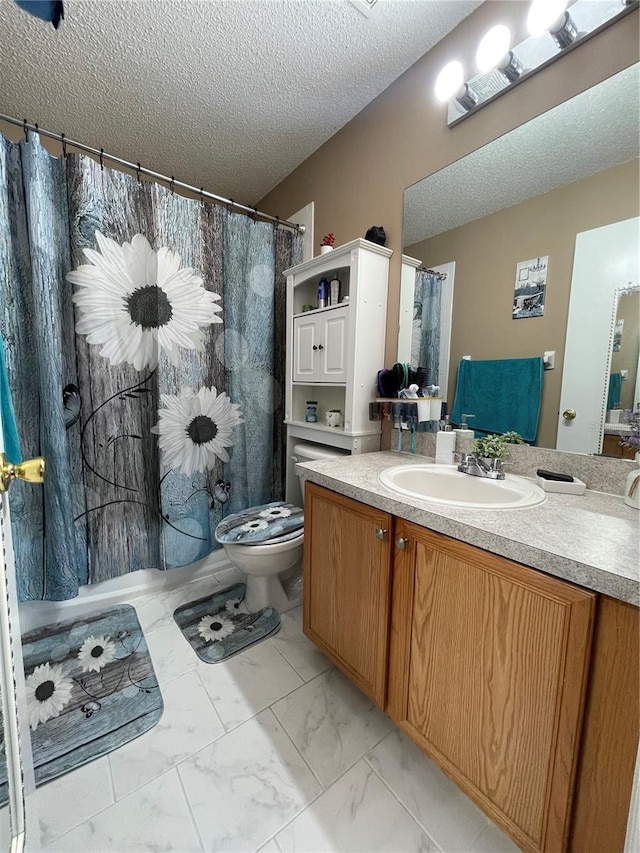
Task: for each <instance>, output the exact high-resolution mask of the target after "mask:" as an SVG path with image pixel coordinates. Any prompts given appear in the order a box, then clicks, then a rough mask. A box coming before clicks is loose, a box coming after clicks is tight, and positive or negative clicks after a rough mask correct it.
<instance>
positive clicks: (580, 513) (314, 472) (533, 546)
mask: <svg viewBox="0 0 640 853" xmlns="http://www.w3.org/2000/svg"><path fill="white" fill-rule="evenodd" d="M428 462H433V460H432V459H428V458H426V457H424V456H413V455H411V454H407V453H394V452H391V451H382V452H379V453H364V454H361V455H354V456H348V457H341V458H340V459H339V460H333V459H327V460H322V461H318V462H307V463H305V464H298V465H296V473H299V474H300V476H301V477H302V478H303V479H308V480H310V481H311V482H314V483H317V484H318V485H320V486H325V488H327V489H332V490H333V491H335V492H338V493H340V494H342V495H346V496H347V497H351V498H353V499H354V500H357V501H361V502H362V503H365V504H368V505H369V506H373V507H375V508H376V509H380V510H383V511H385V512H389V513H391V514H392V515H396V516H399V517H400V518H404V519H406V520H407V521H413V522H415V523H416V524H420V525H422V526H423V527H428V528H429V529H431V530H435V531H437V532H438V533H443V534H445V535H447V536H451V537H453V538H454V539H459V540H460V541H462V542H467V543H468V544H470V545H476V546H477V547H479V548H483V549H484V550H486V551H490V552H492V553H494V554H499V555H501V556H503V557H507V558H508V559H510V560H515V561H517V562H519V563H523V564H525V565H527V566H531V567H533V568H535V569H540V570H541V571H543V572H546V573H547V574H550V575H554V576H555V577H558V578H562V579H563V580H567V581H571V582H573V583H576V584H579V585H580V586H583V587H586V588H587V589H591V590H594V591H595V592H600V593H603V594H605V595H609V596H611V597H612V598H617V599H620V600H621V601H627V602H629V603H631V604H635V605H638V604H640V585H639V580H640V568H639V551H640V547H639V545H640V537H639V522H640V513H639V512H638V511H637V510H635V509H633V508H631V507H628V506H626V505H625V503H624V501H623V499H622V498H621V497H619V496H617V495H608V494H604V493H602V492H593V491H590V490H587V491H586V493H585V494H584V495H580V496H577V495H558V494H547V499H546V501H545V502H544V503H543V504H540V505H539V506H535V507H531V508H529V509H511V510H508V509H501V510H481V509H461V508H459V507H452V506H446V505H443V504H436V503H433V502H430V501H427V500H418V499H413V498H409V497H405V496H403V495H399V494H398V493H397V492H394V491H391V489H388V488H386V487H385V486H383V485H382V483H381V482H380V481H379V479H378V475H379V474H380V472H381V471H383V470H384V469H385V468H391V467H392V466H395V465H405V464H406V465H415V464H425V463H428Z"/></svg>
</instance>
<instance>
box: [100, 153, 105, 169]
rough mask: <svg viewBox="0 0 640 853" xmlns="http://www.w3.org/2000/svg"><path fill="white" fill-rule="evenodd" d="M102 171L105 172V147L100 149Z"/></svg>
mask: <svg viewBox="0 0 640 853" xmlns="http://www.w3.org/2000/svg"><path fill="white" fill-rule="evenodd" d="M100 171H102V172H104V148H101V149H100Z"/></svg>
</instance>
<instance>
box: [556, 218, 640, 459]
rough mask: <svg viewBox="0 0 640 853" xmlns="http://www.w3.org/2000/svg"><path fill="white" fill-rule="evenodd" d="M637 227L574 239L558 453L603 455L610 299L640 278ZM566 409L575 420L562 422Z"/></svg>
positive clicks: (634, 223) (624, 225)
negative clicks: (572, 414) (563, 451)
mask: <svg viewBox="0 0 640 853" xmlns="http://www.w3.org/2000/svg"><path fill="white" fill-rule="evenodd" d="M639 224H640V219H639V218H638V217H635V218H634V219H626V220H624V221H623V222H614V223H613V225H605V226H604V227H602V228H594V229H593V230H591V231H583V232H582V233H581V234H578V235H577V236H576V248H575V254H574V259H573V275H572V278H571V298H570V301H569V317H568V321H567V338H566V349H565V354H564V369H563V372H562V391H561V394H560V411H559V417H558V438H557V443H556V449H557V450H566V451H569V452H572V453H600V452H601V450H602V428H603V423H604V412H605V408H606V398H607V392H608V388H609V376H608V372H609V365H610V360H611V346H612V343H613V336H612V334H611V332H612V330H611V325H612V318H613V316H614V300H615V294H616V291H617V290H619V289H621V288H624V287H627V286H628V285H629V284H636V285H637V284H638V282H639V279H640V269H639V267H640V231H639V229H638V226H639ZM630 367H631V365H630ZM571 410H573V411H575V413H576V415H575V417H574V418H571V417H569V418H567V417H564V415H563V413H564V412H569V414H571Z"/></svg>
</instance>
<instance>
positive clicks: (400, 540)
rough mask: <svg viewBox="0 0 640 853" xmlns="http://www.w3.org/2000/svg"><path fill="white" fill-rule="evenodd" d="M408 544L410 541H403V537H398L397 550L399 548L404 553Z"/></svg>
mask: <svg viewBox="0 0 640 853" xmlns="http://www.w3.org/2000/svg"><path fill="white" fill-rule="evenodd" d="M408 542H409V540H408V539H403V538H402V536H396V548H399V549H400V550H401V551H404V549H405V548H406V547H407V544H408Z"/></svg>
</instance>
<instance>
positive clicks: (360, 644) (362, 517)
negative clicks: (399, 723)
mask: <svg viewBox="0 0 640 853" xmlns="http://www.w3.org/2000/svg"><path fill="white" fill-rule="evenodd" d="M304 516H305V524H304V632H305V634H306V635H307V636H308V637H309V639H310V640H312V641H313V642H314V643H315V644H316V645H317V646H318V648H320V649H321V650H322V651H323V652H324V653H325V654H326V655H327V656H328V657H329V658H330V659H331V660H332V661H333V662H334V663H335V664H336V666H338V667H339V668H340V669H341V670H342V671H343V672H344V673H345V675H347V676H348V677H349V678H350V679H351V680H352V681H353V682H354V683H355V684H356V685H357V686H358V687H360V689H361V690H363V691H364V692H365V693H366V694H367V696H369V697H370V698H371V699H373V701H374V702H376V703H377V704H378V705H380V706H381V707H384V702H385V695H386V686H387V669H388V646H389V608H390V598H391V590H390V575H391V546H390V541H391V538H392V534H393V529H392V523H393V518H392V517H391V516H390V515H388V514H387V513H384V512H380V511H379V510H376V509H372V508H371V507H368V506H365V505H364V504H360V503H358V502H356V501H353V500H350V499H349V498H345V497H342V495H337V494H335V493H334V492H330V491H328V490H327V489H323V488H321V487H320V486H317V485H315V484H313V483H307V485H306V492H305V507H304Z"/></svg>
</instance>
